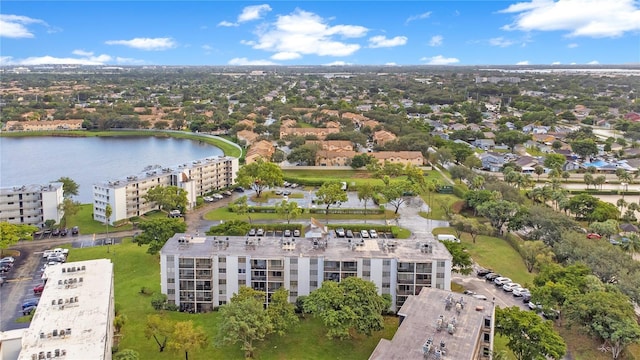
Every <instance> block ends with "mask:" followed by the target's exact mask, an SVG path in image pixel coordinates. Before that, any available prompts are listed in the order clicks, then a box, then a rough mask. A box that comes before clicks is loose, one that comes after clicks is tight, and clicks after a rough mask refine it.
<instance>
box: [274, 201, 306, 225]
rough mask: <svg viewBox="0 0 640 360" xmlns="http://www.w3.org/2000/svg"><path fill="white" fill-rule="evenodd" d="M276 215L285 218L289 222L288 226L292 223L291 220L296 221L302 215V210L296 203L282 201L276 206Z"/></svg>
mask: <svg viewBox="0 0 640 360" xmlns="http://www.w3.org/2000/svg"><path fill="white" fill-rule="evenodd" d="M275 208H276V213H277V214H279V215H281V216H283V217H284V218H285V219H286V220H287V224H290V223H291V219H296V218H297V217H298V216H300V214H302V208H301V207H298V203H297V202H295V201H287V200H284V199H283V200H282V201H281V202H279V203H276V205H275Z"/></svg>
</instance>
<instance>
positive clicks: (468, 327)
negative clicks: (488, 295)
mask: <svg viewBox="0 0 640 360" xmlns="http://www.w3.org/2000/svg"><path fill="white" fill-rule="evenodd" d="M398 316H399V317H400V326H399V327H398V331H396V333H395V335H394V336H393V339H391V340H387V339H381V340H380V342H379V343H378V346H376V348H375V350H374V351H373V353H372V354H371V356H370V357H369V359H370V360H393V359H397V360H423V359H456V360H485V359H491V358H492V352H493V339H494V329H495V304H494V303H493V302H492V301H487V300H480V299H476V298H474V297H472V296H469V295H462V294H459V293H452V292H451V291H446V290H440V289H434V288H426V287H425V288H423V289H422V291H420V293H419V294H418V295H415V296H410V297H409V299H408V300H407V301H406V302H405V303H404V305H403V306H402V307H401V308H400V310H399V311H398Z"/></svg>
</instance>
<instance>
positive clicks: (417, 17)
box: [404, 11, 431, 24]
mask: <svg viewBox="0 0 640 360" xmlns="http://www.w3.org/2000/svg"><path fill="white" fill-rule="evenodd" d="M429 16H431V11H427V12H425V13H422V14H418V15H413V16H409V18H407V20H406V21H405V22H404V23H405V24H408V23H410V22H412V21H416V20H422V19H426V18H428V17H429Z"/></svg>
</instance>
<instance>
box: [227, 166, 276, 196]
mask: <svg viewBox="0 0 640 360" xmlns="http://www.w3.org/2000/svg"><path fill="white" fill-rule="evenodd" d="M237 182H238V184H240V185H241V186H244V187H249V188H251V189H253V190H255V191H256V196H257V197H260V195H261V194H262V192H263V191H264V190H265V189H267V188H270V187H276V186H280V185H282V184H283V183H284V179H283V175H282V169H280V167H279V166H278V165H277V164H274V163H271V162H267V161H264V160H262V159H258V161H256V162H253V163H251V164H249V165H245V166H243V167H241V168H240V170H239V171H238V180H237Z"/></svg>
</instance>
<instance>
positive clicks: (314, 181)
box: [283, 176, 328, 187]
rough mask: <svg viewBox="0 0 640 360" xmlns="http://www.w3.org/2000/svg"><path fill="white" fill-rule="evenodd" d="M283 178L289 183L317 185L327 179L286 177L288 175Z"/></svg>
mask: <svg viewBox="0 0 640 360" xmlns="http://www.w3.org/2000/svg"><path fill="white" fill-rule="evenodd" d="M283 179H284V181H287V182H290V183H296V184H298V185H303V186H317V187H320V186H322V184H324V183H325V182H326V181H328V180H322V179H303V178H296V177H288V176H285V177H284V178H283Z"/></svg>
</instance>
